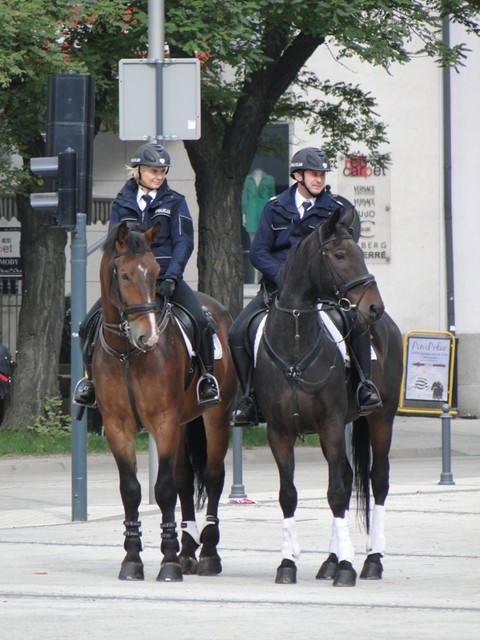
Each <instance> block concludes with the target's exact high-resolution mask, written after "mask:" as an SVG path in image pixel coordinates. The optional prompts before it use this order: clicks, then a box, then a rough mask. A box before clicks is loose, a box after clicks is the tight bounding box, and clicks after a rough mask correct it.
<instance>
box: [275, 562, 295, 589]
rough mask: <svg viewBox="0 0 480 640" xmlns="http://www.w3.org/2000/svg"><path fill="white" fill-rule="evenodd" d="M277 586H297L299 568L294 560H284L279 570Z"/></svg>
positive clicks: (276, 579) (276, 578)
mask: <svg viewBox="0 0 480 640" xmlns="http://www.w3.org/2000/svg"><path fill="white" fill-rule="evenodd" d="M275 584H297V567H296V566H295V563H294V562H293V561H292V560H282V564H281V565H280V566H279V567H278V569H277V575H276V576H275Z"/></svg>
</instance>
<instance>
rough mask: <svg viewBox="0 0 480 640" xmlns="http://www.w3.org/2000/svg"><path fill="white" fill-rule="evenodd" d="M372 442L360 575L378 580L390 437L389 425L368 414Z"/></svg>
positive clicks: (383, 545)
mask: <svg viewBox="0 0 480 640" xmlns="http://www.w3.org/2000/svg"><path fill="white" fill-rule="evenodd" d="M368 422H369V428H370V440H371V443H372V469H371V472H370V480H371V484H372V493H373V496H374V500H375V504H374V507H373V513H372V518H371V523H370V529H369V535H368V541H367V557H366V558H365V562H364V564H363V568H362V571H361V573H360V578H362V579H363V580H380V579H381V577H382V574H383V565H382V558H383V556H384V554H385V546H386V540H385V501H386V499H387V496H388V491H389V488H390V487H389V478H390V463H389V459H388V456H389V452H390V446H391V440H392V427H393V424H392V423H390V424H385V421H382V422H381V423H380V421H379V420H375V417H374V416H372V417H371V418H369V420H368Z"/></svg>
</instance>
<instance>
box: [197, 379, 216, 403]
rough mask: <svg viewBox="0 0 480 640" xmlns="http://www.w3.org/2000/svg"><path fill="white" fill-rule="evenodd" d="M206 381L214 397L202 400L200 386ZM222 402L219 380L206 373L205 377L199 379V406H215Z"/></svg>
mask: <svg viewBox="0 0 480 640" xmlns="http://www.w3.org/2000/svg"><path fill="white" fill-rule="evenodd" d="M205 381H207V382H208V385H209V387H208V388H209V390H211V392H212V396H211V397H210V398H201V397H200V386H201V385H202V383H203V382H205ZM220 400H221V397H220V390H219V387H218V382H217V379H216V378H215V376H213V375H212V374H211V373H205V375H202V376H200V378H199V379H198V382H197V402H198V404H200V405H202V406H205V405H213V404H218V403H219V402H220Z"/></svg>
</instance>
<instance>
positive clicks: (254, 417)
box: [230, 396, 265, 427]
mask: <svg viewBox="0 0 480 640" xmlns="http://www.w3.org/2000/svg"><path fill="white" fill-rule="evenodd" d="M261 420H262V422H264V421H265V420H264V419H263V418H262V419H261ZM259 422H260V414H259V411H258V409H257V404H256V402H255V400H254V398H253V397H252V396H244V397H243V398H241V399H240V401H239V402H238V404H237V406H236V408H235V410H234V411H233V413H232V415H231V418H230V424H231V426H232V427H256V426H258V424H259Z"/></svg>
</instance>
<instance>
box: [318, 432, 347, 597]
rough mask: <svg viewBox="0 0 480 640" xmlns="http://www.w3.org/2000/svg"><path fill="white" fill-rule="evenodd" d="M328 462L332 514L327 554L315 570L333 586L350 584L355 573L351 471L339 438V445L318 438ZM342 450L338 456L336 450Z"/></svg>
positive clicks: (320, 578)
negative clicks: (329, 444) (328, 443)
mask: <svg viewBox="0 0 480 640" xmlns="http://www.w3.org/2000/svg"><path fill="white" fill-rule="evenodd" d="M321 444H322V449H323V452H324V455H325V458H326V460H327V462H328V475H329V478H328V491H327V499H328V504H329V506H330V509H331V511H332V513H333V525H332V535H331V538H330V545H329V556H328V558H327V559H326V561H325V562H324V563H323V564H322V565H321V567H320V569H319V570H318V573H317V576H316V578H317V580H332V579H333V586H334V587H353V586H355V583H356V578H357V574H356V571H355V569H354V568H353V561H354V558H355V550H354V548H353V544H352V541H351V538H350V532H349V528H348V507H349V504H350V497H351V492H352V484H353V472H352V468H351V466H350V463H349V462H348V460H347V457H346V455H345V444H344V440H343V436H342V439H341V440H339V442H338V447H334V446H327V445H325V444H324V442H323V441H321ZM335 449H336V451H341V452H342V453H341V454H340V458H339V455H338V453H336V451H335Z"/></svg>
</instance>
